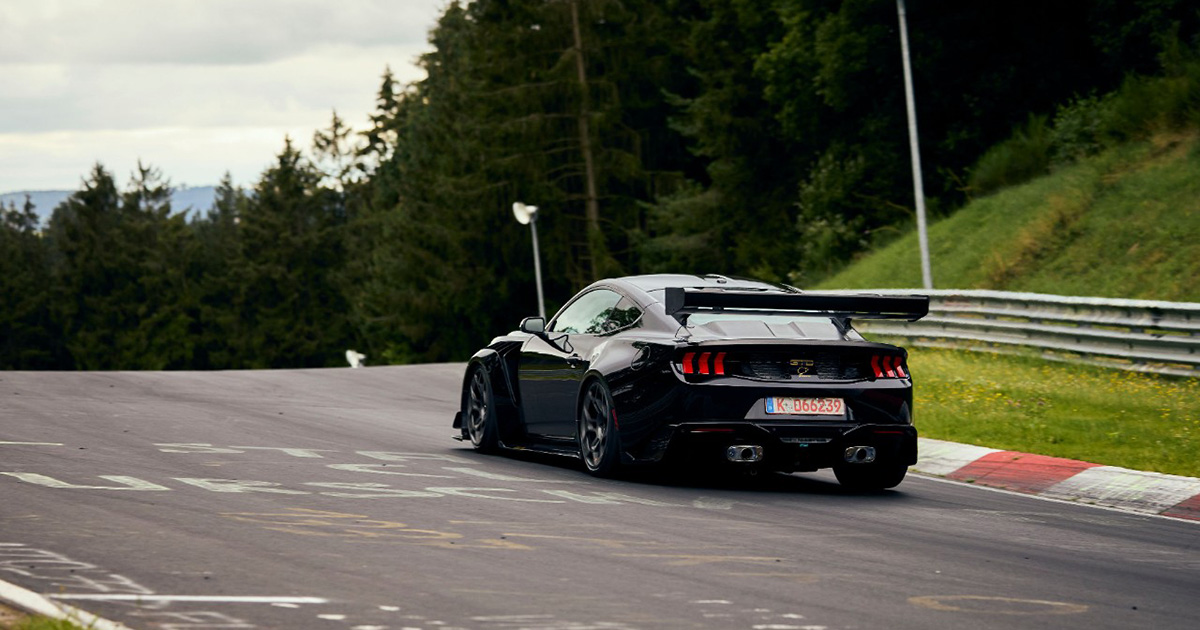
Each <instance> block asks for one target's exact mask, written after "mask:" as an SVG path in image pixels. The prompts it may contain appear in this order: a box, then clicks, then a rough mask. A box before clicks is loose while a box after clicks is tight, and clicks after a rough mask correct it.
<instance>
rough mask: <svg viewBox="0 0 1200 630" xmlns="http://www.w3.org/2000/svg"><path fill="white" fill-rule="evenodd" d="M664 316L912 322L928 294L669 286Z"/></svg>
mask: <svg viewBox="0 0 1200 630" xmlns="http://www.w3.org/2000/svg"><path fill="white" fill-rule="evenodd" d="M663 306H664V307H666V310H667V315H671V316H673V317H675V318H676V319H678V320H679V321H680V322H684V321H686V318H687V316H688V315H690V314H692V313H699V312H726V313H744V314H752V315H778V314H780V313H812V314H820V315H826V316H829V317H834V318H838V319H903V320H907V321H910V322H915V321H917V320H918V319H921V318H922V317H924V316H926V315H927V314H929V296H927V295H905V296H892V295H887V296H884V295H871V294H861V295H842V294H836V295H835V294H821V293H767V292H759V291H721V290H716V291H714V290H711V289H684V288H681V287H668V288H667V289H666V297H665V298H664V300H663Z"/></svg>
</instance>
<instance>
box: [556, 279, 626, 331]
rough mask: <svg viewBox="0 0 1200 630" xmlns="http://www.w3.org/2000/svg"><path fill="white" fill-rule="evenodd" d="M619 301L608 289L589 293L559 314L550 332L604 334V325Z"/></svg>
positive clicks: (617, 296)
mask: <svg viewBox="0 0 1200 630" xmlns="http://www.w3.org/2000/svg"><path fill="white" fill-rule="evenodd" d="M620 301H621V295H620V294H619V293H615V292H613V291H609V290H608V289H596V290H595V291H589V292H587V293H585V294H583V295H581V296H580V297H579V299H577V300H575V301H574V302H572V303H571V305H570V306H568V307H567V308H566V310H564V311H563V312H562V313H560V314H559V315H558V317H556V318H555V319H554V322H553V323H552V324H551V325H550V330H551V332H563V333H570V334H577V333H582V334H585V335H598V334H600V333H603V332H606V330H607V329H606V328H605V326H604V323H605V322H607V321H608V318H609V315H611V314H612V312H613V310H614V309H615V308H616V306H617V303H618V302H620Z"/></svg>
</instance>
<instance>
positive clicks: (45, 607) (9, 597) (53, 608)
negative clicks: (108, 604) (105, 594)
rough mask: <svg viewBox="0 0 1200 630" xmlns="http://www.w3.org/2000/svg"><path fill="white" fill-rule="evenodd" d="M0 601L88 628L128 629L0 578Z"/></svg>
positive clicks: (29, 611) (104, 629) (102, 629)
mask: <svg viewBox="0 0 1200 630" xmlns="http://www.w3.org/2000/svg"><path fill="white" fill-rule="evenodd" d="M0 602H6V603H8V604H9V605H11V606H14V607H16V608H18V609H20V610H23V611H25V612H27V613H32V614H35V615H41V616H43V617H49V618H50V619H61V620H64V621H69V622H71V623H73V624H75V625H77V626H79V627H80V628H87V629H88V630H130V629H129V627H128V626H126V625H124V624H120V623H117V622H115V621H109V620H107V619H104V618H102V617H97V616H96V615H93V614H92V613H90V612H87V611H86V610H80V609H78V608H76V607H74V606H69V605H67V604H60V603H58V602H54V601H51V600H49V599H47V598H46V597H45V596H43V595H39V594H38V593H35V592H33V591H31V590H28V589H25V588H21V587H20V586H17V585H16V584H12V583H9V582H5V581H4V580H0Z"/></svg>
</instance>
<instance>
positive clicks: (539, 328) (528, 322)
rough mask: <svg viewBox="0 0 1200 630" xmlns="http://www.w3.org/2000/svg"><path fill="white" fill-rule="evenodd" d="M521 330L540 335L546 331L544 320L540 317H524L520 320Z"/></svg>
mask: <svg viewBox="0 0 1200 630" xmlns="http://www.w3.org/2000/svg"><path fill="white" fill-rule="evenodd" d="M521 332H523V333H529V334H531V335H540V334H542V333H544V332H546V320H545V319H544V318H541V317H526V318H525V319H522V320H521Z"/></svg>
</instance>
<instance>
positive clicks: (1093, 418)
mask: <svg viewBox="0 0 1200 630" xmlns="http://www.w3.org/2000/svg"><path fill="white" fill-rule="evenodd" d="M909 365H910V367H911V371H912V373H913V379H914V382H915V383H916V384H915V385H914V394H913V395H914V402H913V407H914V409H915V418H916V426H917V429H918V431H920V433H921V435H922V436H924V437H930V438H937V439H941V440H950V441H954V442H964V443H968V444H977V445H980V446H987V447H991V448H999V449H1004V450H1015V451H1022V452H1027V453H1037V454H1040V455H1052V456H1056V457H1066V458H1070V459H1079V460H1084V461H1088V462H1094V463H1098V464H1107V465H1111V466H1121V467H1124V468H1132V469H1136V470H1149V471H1156V472H1163V473H1171V474H1176V475H1186V476H1189V477H1200V379H1187V378H1174V377H1166V376H1159V375H1154V374H1142V373H1140V372H1129V371H1124V370H1115V369H1106V368H1101V367H1093V366H1086V365H1074V364H1068V363H1059V362H1055V361H1047V360H1044V359H1041V358H1036V357H1028V356H1012V355H999V354H992V353H988V352H969V351H962V350H945V349H938V348H921V347H910V348H909Z"/></svg>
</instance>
